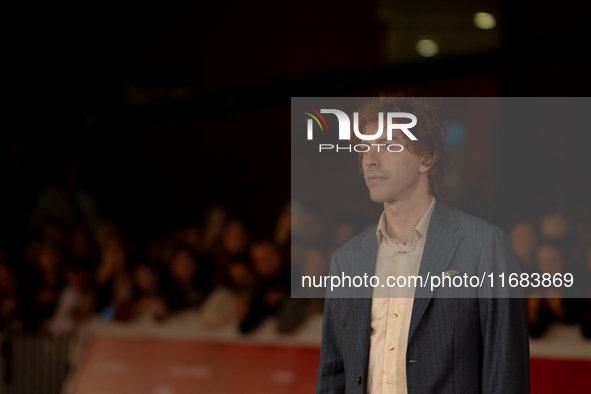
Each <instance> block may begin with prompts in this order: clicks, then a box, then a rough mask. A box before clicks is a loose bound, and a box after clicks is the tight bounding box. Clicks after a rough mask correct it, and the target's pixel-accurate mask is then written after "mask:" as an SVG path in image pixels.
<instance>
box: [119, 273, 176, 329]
mask: <svg viewBox="0 0 591 394" xmlns="http://www.w3.org/2000/svg"><path fill="white" fill-rule="evenodd" d="M133 281H134V296H133V298H132V301H131V305H130V307H129V311H128V312H129V314H128V315H127V316H124V318H125V317H131V318H133V319H149V320H154V319H155V320H163V319H164V318H165V317H167V316H168V309H167V308H166V303H165V301H164V299H163V297H162V294H161V292H160V289H159V287H158V273H157V271H156V269H155V268H154V267H152V266H150V265H148V264H145V263H140V264H137V265H136V266H135V268H134V270H133Z"/></svg>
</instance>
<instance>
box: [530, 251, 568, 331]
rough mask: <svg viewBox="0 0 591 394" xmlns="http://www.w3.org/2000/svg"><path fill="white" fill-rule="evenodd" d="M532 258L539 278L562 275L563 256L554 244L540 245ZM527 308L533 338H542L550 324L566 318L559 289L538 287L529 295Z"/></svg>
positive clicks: (563, 302)
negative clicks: (546, 275) (547, 275)
mask: <svg viewBox="0 0 591 394" xmlns="http://www.w3.org/2000/svg"><path fill="white" fill-rule="evenodd" d="M534 256H535V259H536V263H537V270H538V272H539V274H540V275H541V276H542V275H544V274H549V275H554V274H558V273H563V270H564V254H563V253H562V250H560V248H559V247H558V246H557V245H556V244H553V243H549V242H546V243H543V244H541V245H540V246H539V247H538V248H537V250H536V252H535V255H534ZM540 280H541V278H540ZM527 307H528V323H529V334H530V336H532V337H534V338H536V337H540V336H542V335H543V334H544V333H545V332H546V330H547V328H548V326H549V324H550V323H551V322H553V321H564V320H565V318H566V316H567V310H566V306H565V299H564V298H563V293H562V290H561V289H559V288H551V287H549V288H540V287H538V288H537V290H536V291H535V292H533V293H530V298H528V300H527Z"/></svg>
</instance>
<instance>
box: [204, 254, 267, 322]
mask: <svg viewBox="0 0 591 394" xmlns="http://www.w3.org/2000/svg"><path fill="white" fill-rule="evenodd" d="M254 285H255V278H254V274H253V273H252V270H251V269H250V267H249V266H248V264H247V263H246V262H244V261H234V262H232V263H230V265H229V266H228V267H227V268H226V271H225V272H224V276H223V278H222V283H221V284H220V285H219V286H217V287H216V288H215V289H214V290H213V291H212V292H211V294H210V295H209V296H208V297H207V299H206V300H205V302H204V304H203V307H202V313H201V316H202V321H203V324H204V325H205V327H206V328H210V329H215V328H219V327H221V326H223V325H224V324H226V323H228V322H230V321H232V320H236V319H242V318H244V317H245V316H246V313H247V305H248V299H249V296H250V294H251V292H252V289H253V288H254Z"/></svg>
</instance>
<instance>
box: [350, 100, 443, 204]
mask: <svg viewBox="0 0 591 394" xmlns="http://www.w3.org/2000/svg"><path fill="white" fill-rule="evenodd" d="M438 109H439V108H438V106H437V105H436V104H435V103H433V102H432V101H431V100H429V99H426V98H421V97H408V96H405V95H404V94H403V93H396V94H388V96H381V97H375V98H371V99H369V100H367V101H364V102H362V103H360V105H359V107H358V110H357V112H358V113H359V130H360V131H361V132H362V133H363V132H364V131H363V130H365V128H366V126H367V125H368V124H370V123H375V122H376V121H377V116H376V115H377V113H379V112H382V113H384V115H385V114H386V113H388V112H409V113H411V114H413V115H415V116H416V117H417V125H416V126H415V127H413V128H412V129H411V132H412V134H413V135H414V136H415V137H417V141H411V140H410V139H409V138H408V137H407V136H406V134H405V135H404V138H405V139H406V140H407V145H406V148H407V149H408V150H409V151H410V152H411V153H413V154H415V155H417V156H419V157H421V158H422V160H423V164H425V165H431V164H432V167H431V168H430V169H429V192H430V193H431V194H433V195H434V196H435V197H437V198H438V199H440V200H444V199H445V198H447V195H448V192H449V185H448V180H449V178H450V172H451V155H450V153H449V150H448V148H447V144H446V140H447V135H448V133H449V130H448V128H447V126H446V125H445V124H444V123H443V122H441V120H440V119H439V118H438V116H437V111H438ZM385 123H386V122H384V124H385ZM384 128H385V126H384ZM351 140H352V141H351V142H352V143H355V144H358V143H363V141H361V140H360V139H358V138H357V137H356V136H355V134H352V137H351ZM362 161H363V153H360V154H359V172H361V173H362V174H363V165H362Z"/></svg>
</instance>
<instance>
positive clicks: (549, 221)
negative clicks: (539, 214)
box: [540, 211, 568, 239]
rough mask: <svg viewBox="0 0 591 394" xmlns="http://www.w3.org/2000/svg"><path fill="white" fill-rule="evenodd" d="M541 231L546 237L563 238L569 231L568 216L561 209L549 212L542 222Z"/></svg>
mask: <svg viewBox="0 0 591 394" xmlns="http://www.w3.org/2000/svg"><path fill="white" fill-rule="evenodd" d="M540 231H541V232H542V235H543V236H544V238H546V239H563V238H564V237H566V233H567V231H568V226H567V223H566V218H565V217H564V215H563V214H562V212H560V211H554V212H550V213H547V214H546V215H544V217H543V218H542V221H541V222H540Z"/></svg>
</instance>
